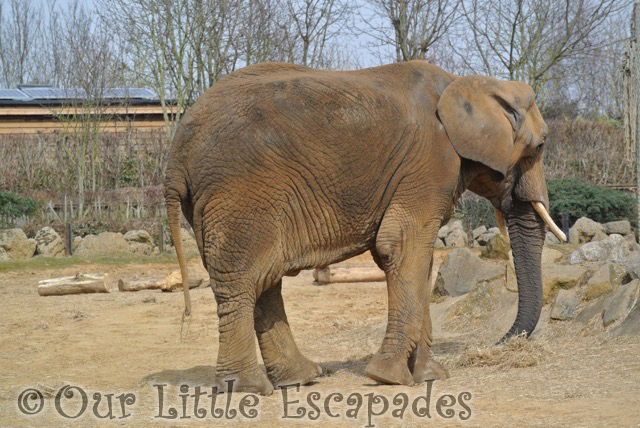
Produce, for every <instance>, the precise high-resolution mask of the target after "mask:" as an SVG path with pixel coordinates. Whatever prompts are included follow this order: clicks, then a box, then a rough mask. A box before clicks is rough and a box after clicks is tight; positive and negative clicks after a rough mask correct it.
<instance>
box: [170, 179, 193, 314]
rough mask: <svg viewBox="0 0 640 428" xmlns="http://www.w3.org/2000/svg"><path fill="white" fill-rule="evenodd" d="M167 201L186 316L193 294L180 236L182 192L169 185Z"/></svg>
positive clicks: (189, 309)
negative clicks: (190, 289) (191, 294)
mask: <svg viewBox="0 0 640 428" xmlns="http://www.w3.org/2000/svg"><path fill="white" fill-rule="evenodd" d="M165 201H166V205H167V216H168V217H169V230H170V231H171V240H172V241H173V246H174V248H175V249H176V255H177V256H178V264H179V265H180V274H181V275H182V291H183V293H184V317H185V318H186V317H188V316H190V315H191V296H190V295H189V273H188V271H187V260H186V258H185V256H184V248H182V239H181V237H180V194H179V192H176V191H175V189H171V188H170V187H168V186H167V190H166V194H165Z"/></svg>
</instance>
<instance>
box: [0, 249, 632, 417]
mask: <svg viewBox="0 0 640 428" xmlns="http://www.w3.org/2000/svg"><path fill="white" fill-rule="evenodd" d="M442 255H443V252H440V253H438V255H437V262H439V261H440V260H441V259H442ZM365 262H367V260H366V257H365V258H362V257H361V258H360V259H359V260H355V261H353V260H352V261H350V262H349V263H365ZM176 266H177V264H176V263H175V262H172V263H167V262H166V259H165V260H164V262H162V263H161V262H158V261H156V262H153V261H152V262H151V263H147V262H145V263H144V264H143V263H139V262H137V261H132V262H131V263H129V264H120V263H119V264H113V263H108V264H91V263H88V262H86V261H85V262H83V264H79V265H74V264H73V263H71V264H70V263H67V264H66V265H64V267H61V268H56V269H50V268H46V267H44V268H42V267H39V268H30V267H29V265H25V266H24V267H21V268H19V269H16V270H11V271H7V270H0V360H1V361H0V367H1V370H0V426H3V427H4V426H95V425H97V424H100V425H103V424H104V425H107V424H108V425H116V426H183V425H194V426H200V425H203V426H204V425H206V426H211V425H223V426H224V425H233V426H235V425H238V424H241V423H246V422H249V423H254V424H258V426H266V427H276V426H289V425H290V426H301V427H302V426H319V427H324V426H337V425H340V426H342V425H345V426H359V427H373V426H379V427H388V426H407V427H410V426H418V425H422V424H425V423H437V424H443V423H444V424H445V425H461V426H483V427H484V426H544V427H550V426H585V427H586V426H608V427H614V426H640V338H610V337H608V336H607V335H606V333H596V334H590V335H589V334H584V333H583V332H580V329H578V328H577V327H576V326H575V325H573V324H571V323H570V324H567V323H556V324H546V323H545V325H544V326H542V328H541V329H540V330H541V331H540V332H539V333H538V334H536V335H534V337H533V338H532V339H530V340H529V341H528V342H526V343H524V344H521V345H518V346H521V349H518V348H517V346H514V347H509V348H507V349H500V350H496V349H497V348H495V347H493V343H495V342H496V340H497V339H499V338H500V336H501V334H503V333H504V332H505V331H506V328H505V327H504V326H505V325H506V326H507V328H508V326H509V325H510V323H511V322H512V318H511V319H506V318H508V317H509V316H511V313H512V311H511V312H509V314H506V315H505V317H504V318H505V320H504V322H500V323H490V324H487V325H481V326H478V327H477V328H474V329H472V330H471V331H467V332H465V333H452V332H451V331H444V330H443V328H442V319H443V313H444V311H445V309H446V308H447V305H449V304H450V303H448V302H447V301H446V300H445V301H443V302H441V303H437V304H433V305H432V308H433V309H432V317H433V319H434V333H435V340H436V343H435V346H434V352H435V354H436V356H437V358H438V359H439V361H441V362H443V363H444V365H445V366H446V367H447V368H448V369H449V370H450V373H451V377H450V379H447V380H445V381H436V382H434V383H433V384H432V385H430V386H428V385H418V386H414V387H404V386H387V385H376V384H375V382H373V381H371V380H370V379H368V378H367V377H366V376H365V375H364V369H365V366H366V364H367V362H368V360H369V358H370V357H371V355H372V353H374V352H375V351H376V350H377V348H378V347H379V345H380V343H381V340H382V337H383V335H384V330H385V325H386V316H387V314H386V288H385V284H384V283H382V282H378V283H367V284H358V283H353V284H335V285H327V286H316V285H313V283H312V282H313V278H312V276H311V272H302V273H301V274H300V275H299V276H298V277H295V278H286V279H285V280H284V299H285V304H286V309H287V313H288V317H289V321H290V324H291V327H292V330H293V333H294V335H295V337H296V340H297V343H298V345H299V347H300V349H301V351H302V352H303V353H304V354H305V355H307V356H308V357H310V358H311V359H313V360H315V361H317V362H318V363H319V364H320V365H321V366H322V367H323V368H324V369H325V370H326V371H327V372H328V374H327V375H326V376H324V377H321V378H319V379H318V380H317V382H315V383H314V384H312V385H308V386H303V387H302V388H301V389H300V390H299V391H297V390H296V388H294V387H292V388H291V389H288V390H287V393H286V396H285V395H283V393H282V392H281V391H276V392H274V394H273V395H271V396H269V397H258V398H257V403H256V401H255V400H256V398H255V397H251V396H249V395H245V394H232V395H231V402H230V403H229V409H228V411H226V412H223V413H224V414H223V415H222V418H221V419H217V418H213V417H212V416H211V414H210V407H211V405H212V401H213V400H212V396H208V395H205V392H207V394H209V393H210V390H211V388H210V385H211V384H212V380H213V378H214V376H215V367H214V365H215V361H216V355H217V338H218V334H217V318H216V315H215V302H214V298H213V293H212V292H211V290H210V289H196V290H192V298H193V301H194V313H193V316H192V319H191V321H190V322H189V323H188V324H187V325H185V328H184V330H183V331H182V333H181V313H182V305H183V301H182V295H181V293H162V292H160V291H141V292H136V293H119V292H113V293H110V294H85V295H71V296H59V297H40V296H39V295H38V294H37V292H36V285H37V282H38V281H39V280H41V279H45V278H51V277H57V276H65V275H73V274H75V273H76V272H78V271H81V272H83V273H98V272H106V273H108V274H109V276H110V278H111V279H112V280H117V279H118V278H130V277H133V276H135V275H138V276H156V275H159V274H168V273H170V272H171V271H172V270H174V269H176ZM435 268H437V265H436V267H435ZM507 315H508V316H507ZM543 316H544V314H543ZM518 352H519V353H520V354H517V353H518ZM516 354H517V355H519V357H518V358H514V355H516ZM514 361H515V362H514ZM183 384H186V385H188V387H184V388H185V389H186V390H182V391H181V389H180V388H181V385H183ZM65 385H72V386H74V387H78V388H81V389H82V391H83V392H84V393H85V394H86V396H85V398H86V402H87V407H86V409H84V411H83V412H82V413H81V415H80V416H79V417H78V418H77V419H70V418H67V417H64V416H62V415H60V411H58V410H56V398H55V397H56V393H57V392H58V391H60V390H61V389H63V391H64V388H63V387H64V386H65ZM157 385H160V386H157ZM197 386H199V387H200V392H201V396H200V398H199V400H200V404H199V408H202V409H206V414H205V415H204V418H203V419H199V418H197V417H196V416H197V415H196V414H195V413H194V400H195V398H194V397H193V395H197V394H196V392H197V390H196V387H197ZM208 386H209V387H208ZM429 387H430V388H431V389H430V396H429V397H430V399H429V402H428V404H427V398H426V396H427V394H428V390H429ZM29 388H33V389H36V390H38V391H39V392H40V393H41V394H42V403H43V407H42V409H41V410H39V408H38V405H39V404H38V403H40V398H35V399H34V397H36V396H35V395H34V396H28V394H23V396H22V397H21V398H22V401H21V403H22V404H21V406H22V407H20V406H19V404H18V402H19V398H20V394H21V393H22V392H23V391H25V390H27V389H29ZM160 388H162V394H161V396H162V399H163V404H162V406H163V407H162V416H170V415H171V408H175V409H176V411H177V419H165V418H162V417H158V416H159V415H160V409H159V406H160V404H159V390H160ZM66 391H67V392H69V391H75V394H74V395H73V397H69V396H67V395H66V394H62V395H58V400H57V401H58V407H60V409H61V410H62V413H65V414H67V415H68V416H75V414H78V413H79V412H80V411H81V410H82V409H81V405H82V402H83V401H82V394H81V393H80V390H79V389H77V388H67V389H66ZM123 393H131V394H133V395H135V403H129V404H126V405H125V412H124V414H130V416H127V417H124V418H123V417H122V416H123V412H122V407H121V402H120V400H121V399H124V398H125V397H124V396H122V397H121V398H118V396H119V395H121V394H123ZM332 393H333V395H330V394H332ZM338 393H339V394H342V395H338ZM109 394H113V395H109ZM181 395H183V396H185V397H186V398H184V400H185V402H186V410H184V409H183V406H182V403H183V401H182V400H183V397H181ZM187 395H189V396H187ZM380 396H382V397H384V398H382V397H380ZM227 397H228V394H227V395H224V396H216V398H217V401H216V409H222V410H219V411H224V409H225V406H226V405H227V403H226V400H227ZM420 397H423V398H420ZM97 398H100V400H101V401H100V403H99V404H98V405H97V406H96V409H94V404H95V403H96V400H97ZM108 398H111V399H112V400H113V402H112V405H113V407H112V416H113V419H98V418H97V417H96V416H95V415H94V412H95V411H97V412H98V413H100V414H103V415H104V414H106V412H107V409H108V407H107V400H108ZM296 400H298V403H291V402H295V401H296ZM284 401H288V402H290V403H289V404H288V405H286V406H285V405H284ZM385 401H386V403H387V405H388V408H387V409H386V410H385V409H384V407H385ZM359 402H361V403H362V405H361V407H360V408H359V411H358V413H357V414H354V409H355V408H357V407H358V403H359ZM241 403H242V404H243V406H246V407H242V406H241ZM252 404H255V405H254V406H253V407H251V405H252ZM405 404H406V409H405V411H404V412H400V410H401V409H402V407H403V406H404V405H405ZM325 405H326V406H327V408H326V409H325ZM240 407H242V409H241V408H240ZM285 407H286V409H285ZM425 408H426V409H428V415H427V414H425V413H424V411H425ZM21 409H22V410H21ZM298 409H299V410H298ZM38 410H39V411H38ZM234 410H235V411H236V412H237V413H236V414H235V415H233V414H232V413H233V411H234ZM250 410H254V411H256V412H257V414H255V413H254V414H253V415H255V417H252V418H249V416H252V414H250V412H249V411H250ZM285 410H286V414H285ZM28 411H33V412H35V411H37V412H36V414H34V415H31V416H27V415H25V414H24V413H23V412H28ZM303 411H304V413H303ZM349 411H350V412H349ZM447 412H449V413H447ZM243 413H244V414H243ZM378 413H382V415H379V416H378V415H376V414H378ZM420 414H422V415H423V416H420ZM245 415H246V416H245ZM300 415H302V416H301V417H300V418H299V419H295V418H292V417H295V416H300ZM448 415H450V416H451V417H450V418H445V417H446V416H448ZM185 416H188V418H187V417H185ZM285 416H286V417H285ZM332 416H337V417H335V418H334V417H332Z"/></svg>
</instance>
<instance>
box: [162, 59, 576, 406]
mask: <svg viewBox="0 0 640 428" xmlns="http://www.w3.org/2000/svg"><path fill="white" fill-rule="evenodd" d="M547 133H548V128H547V126H546V124H545V123H544V120H543V118H542V116H541V114H540V111H539V110H538V108H537V106H536V102H535V93H534V91H533V90H532V88H531V87H530V86H529V85H527V84H526V83H522V82H516V81H502V80H498V79H496V78H492V77H486V76H480V75H469V76H464V77H459V76H455V75H453V74H450V73H448V72H446V71H444V70H443V69H441V68H439V67H437V66H435V65H433V64H430V63H428V62H426V61H421V60H417V61H409V62H404V63H397V64H389V65H384V66H379V67H373V68H367V69H361V70H354V71H326V70H315V69H312V68H307V67H302V66H298V65H292V64H285V63H262V64H256V65H251V66H248V67H246V68H243V69H240V70H237V71H234V72H232V73H230V74H229V75H227V76H225V77H223V78H222V79H221V80H220V81H218V82H217V83H215V84H214V85H213V86H212V87H211V88H209V89H208V90H207V91H205V92H204V93H203V94H202V95H201V96H200V97H199V98H198V99H197V100H196V102H195V103H194V104H193V105H192V106H191V107H190V108H188V109H187V111H186V112H185V114H184V115H183V117H182V119H181V120H180V122H179V124H178V125H177V129H176V132H175V136H174V140H173V142H172V145H171V148H170V151H169V157H168V164H167V169H166V178H165V201H166V207H167V214H168V219H169V224H170V231H171V237H172V239H173V242H174V245H175V249H176V253H177V257H178V262H179V265H180V270H181V273H182V276H183V284H188V279H187V269H186V264H185V256H184V252H183V249H182V245H181V240H180V220H181V219H180V213H181V212H182V214H183V215H184V217H185V218H186V220H187V221H188V223H189V224H190V225H191V227H192V228H193V231H194V234H195V238H196V242H197V244H198V249H199V251H200V255H201V257H202V261H203V263H204V266H205V267H206V269H207V271H208V273H209V275H210V277H211V287H212V289H213V292H214V295H215V300H216V304H217V315H218V318H219V348H218V359H217V366H216V382H219V384H221V385H223V384H224V382H229V380H233V389H234V390H235V391H245V392H253V393H259V394H270V393H271V392H272V391H273V389H274V387H280V386H283V385H288V384H293V383H300V384H306V383H309V382H310V381H312V379H314V378H316V377H317V376H319V375H321V374H322V369H321V367H320V366H319V365H318V364H316V363H314V362H312V361H311V360H309V359H307V358H306V357H305V356H304V355H303V354H302V353H301V352H300V351H299V349H298V348H297V346H296V343H295V341H294V338H293V336H292V333H291V330H290V328H289V324H288V321H287V316H286V313H285V308H284V304H283V299H282V295H281V290H282V278H283V277H284V276H295V275H297V274H298V273H299V272H300V271H301V270H304V269H312V268H320V267H325V266H328V265H329V264H332V263H337V262H340V261H342V260H346V259H348V258H350V257H353V256H355V255H358V254H361V253H363V252H366V251H370V252H371V254H372V256H373V259H374V261H375V262H376V264H377V265H378V266H379V267H380V268H381V269H382V270H384V272H385V276H386V282H387V290H388V322H387V328H386V333H385V336H384V339H383V341H382V344H381V346H380V349H379V350H378V351H377V352H376V353H375V354H374V355H373V356H372V358H371V360H370V361H369V363H368V365H367V367H366V369H365V373H366V375H367V376H368V377H370V378H371V379H373V380H375V381H377V382H380V383H386V384H399V385H414V384H419V383H422V382H424V381H429V380H435V379H442V378H446V377H447V376H448V372H447V371H446V370H445V369H444V368H443V367H442V366H441V365H440V364H439V363H437V362H436V361H435V360H434V358H433V355H432V352H431V345H432V341H433V338H432V328H431V316H430V313H429V302H430V298H431V290H430V288H429V284H430V274H431V268H432V263H433V248H434V244H435V241H436V238H437V233H438V230H439V228H440V227H441V226H442V225H443V224H446V222H447V221H448V220H449V218H450V216H451V214H452V211H453V207H454V203H455V202H456V200H457V199H458V198H459V197H460V196H461V194H462V193H463V192H464V191H465V190H466V189H468V190H470V191H472V192H475V193H476V194H478V195H480V196H483V197H485V198H487V199H488V200H489V201H490V202H491V204H492V205H493V206H494V207H495V210H496V215H497V217H498V221H499V223H501V224H502V225H503V228H504V227H508V233H509V236H510V242H511V247H512V251H513V258H514V263H515V268H516V276H517V283H518V290H519V296H518V312H517V317H516V320H515V322H514V324H513V326H512V327H511V329H510V330H509V331H508V332H507V333H506V335H505V336H504V340H506V339H507V338H509V337H511V336H515V335H520V334H524V335H529V334H530V333H531V332H532V331H533V330H534V328H535V326H536V324H537V322H538V318H539V316H540V311H541V306H542V279H541V252H542V247H543V243H544V239H545V233H546V230H547V229H546V228H547V226H549V227H550V228H551V229H552V230H553V231H554V232H555V233H556V234H558V236H559V237H560V238H561V239H566V238H564V237H562V232H561V231H560V230H559V229H558V228H557V226H556V225H555V224H553V221H552V220H551V218H550V216H549V214H548V212H547V210H548V206H549V201H548V195H547V189H546V183H545V179H544V172H543V164H542V161H543V151H544V143H545V137H546V136H547ZM504 225H506V226H504ZM184 298H185V315H187V316H188V315H189V314H190V312H191V301H190V297H189V290H188V287H184ZM256 337H257V340H258V345H259V349H260V353H261V354H262V359H263V362H264V366H265V368H266V373H265V371H264V370H262V369H261V368H260V367H259V366H258V363H257V361H258V360H257V351H256V346H255V339H256ZM227 384H228V383H227Z"/></svg>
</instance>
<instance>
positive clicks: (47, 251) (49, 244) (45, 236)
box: [35, 227, 64, 257]
mask: <svg viewBox="0 0 640 428" xmlns="http://www.w3.org/2000/svg"><path fill="white" fill-rule="evenodd" d="M35 240H36V253H37V254H40V255H42V256H44V257H63V256H64V241H63V240H62V238H61V237H60V235H58V232H56V231H55V230H53V228H51V227H43V228H42V229H40V230H39V231H38V233H36V237H35Z"/></svg>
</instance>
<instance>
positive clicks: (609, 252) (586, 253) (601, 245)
mask: <svg viewBox="0 0 640 428" xmlns="http://www.w3.org/2000/svg"><path fill="white" fill-rule="evenodd" d="M628 256H629V244H628V243H627V241H626V240H625V239H624V237H623V236H621V235H618V234H613V235H609V236H608V237H607V238H606V239H604V240H602V241H598V242H589V243H587V244H584V245H582V246H581V247H580V248H578V249H577V250H576V251H574V252H573V253H571V256H569V263H571V264H578V263H583V262H594V261H612V262H616V263H624V261H625V260H626V259H627V257H628Z"/></svg>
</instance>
